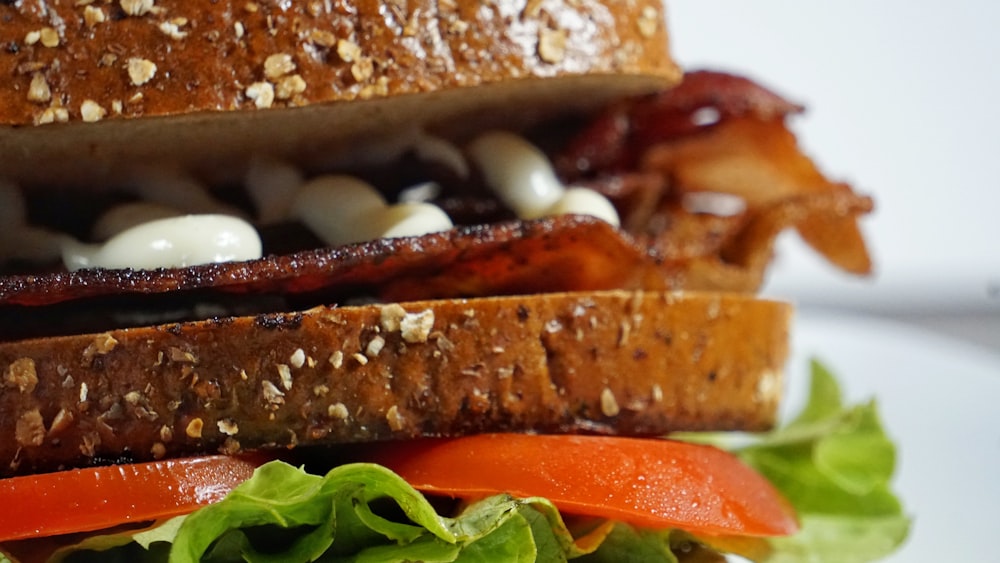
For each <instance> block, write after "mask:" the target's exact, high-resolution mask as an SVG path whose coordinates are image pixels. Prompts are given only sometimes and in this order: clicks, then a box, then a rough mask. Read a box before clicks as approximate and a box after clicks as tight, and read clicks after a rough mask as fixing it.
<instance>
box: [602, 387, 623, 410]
mask: <svg viewBox="0 0 1000 563" xmlns="http://www.w3.org/2000/svg"><path fill="white" fill-rule="evenodd" d="M601 412H602V413H604V416H617V415H618V413H619V412H621V409H620V408H618V401H617V400H616V399H615V394H614V393H613V392H611V389H610V388H609V387H605V388H604V390H603V391H601Z"/></svg>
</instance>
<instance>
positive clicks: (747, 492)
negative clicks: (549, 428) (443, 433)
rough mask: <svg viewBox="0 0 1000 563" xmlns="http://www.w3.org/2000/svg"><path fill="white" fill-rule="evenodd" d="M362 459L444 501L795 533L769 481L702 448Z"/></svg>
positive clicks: (624, 443) (573, 448)
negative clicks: (489, 499)
mask: <svg viewBox="0 0 1000 563" xmlns="http://www.w3.org/2000/svg"><path fill="white" fill-rule="evenodd" d="M367 455H368V454H366V456H367ZM370 456H371V457H370V459H371V460H372V461H374V462H376V463H380V464H382V465H385V466H386V467H388V468H390V469H392V470H393V471H395V472H396V473H398V474H399V475H400V476H402V477H403V478H404V479H406V481H408V482H409V483H410V484H411V485H413V486H414V487H415V488H417V489H419V490H421V491H424V492H428V493H437V494H442V495H446V496H451V497H458V498H480V497H483V496H487V495H492V494H498V493H510V494H512V495H514V496H517V497H531V496H540V497H545V498H547V499H549V500H550V501H552V502H553V503H554V504H555V505H556V506H557V507H559V509H560V510H561V511H564V512H566V513H569V514H580V515H589V516H599V517H603V518H609V519H613V520H619V521H623V522H628V523H631V524H634V525H636V526H641V527H647V528H679V529H683V530H686V531H688V532H691V533H694V534H711V535H740V536H784V535H789V534H792V533H794V532H795V531H796V530H797V529H798V523H797V521H796V518H795V515H794V513H793V511H792V510H791V508H790V506H789V505H788V503H787V502H786V501H785V500H784V499H783V498H782V497H781V496H780V495H779V494H778V492H777V491H776V490H775V489H774V487H773V486H772V485H771V484H770V482H768V481H767V480H766V479H765V478H764V477H763V476H761V475H760V474H758V473H756V472H755V471H753V470H752V469H750V468H749V467H747V466H746V465H744V464H743V463H742V462H741V461H740V460H739V459H737V458H736V457H735V456H733V455H732V454H729V453H727V452H724V451H722V450H719V449H717V448H713V447H710V446H702V445H694V444H688V443H684V442H678V441H674V440H664V439H639V438H614V437H603V436H539V435H523V434H485V435H480V436H470V437H466V438H455V439H442V440H425V441H419V442H402V443H386V444H383V445H379V446H375V447H374V448H373V449H372V450H371V451H370Z"/></svg>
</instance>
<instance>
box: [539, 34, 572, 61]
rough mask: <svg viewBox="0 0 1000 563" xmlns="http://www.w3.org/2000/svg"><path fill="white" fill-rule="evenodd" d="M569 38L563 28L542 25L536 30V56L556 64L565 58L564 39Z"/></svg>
mask: <svg viewBox="0 0 1000 563" xmlns="http://www.w3.org/2000/svg"><path fill="white" fill-rule="evenodd" d="M568 38H569V36H568V34H567V33H566V30H565V29H550V28H547V27H543V28H541V29H539V30H538V56H539V57H541V58H542V60H543V61H545V62H547V63H549V64H558V63H560V62H562V60H563V59H564V58H566V40H567V39H568Z"/></svg>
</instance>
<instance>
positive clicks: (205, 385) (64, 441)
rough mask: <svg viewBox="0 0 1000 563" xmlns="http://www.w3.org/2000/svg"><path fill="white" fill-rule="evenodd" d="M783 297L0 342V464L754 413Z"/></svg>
mask: <svg viewBox="0 0 1000 563" xmlns="http://www.w3.org/2000/svg"><path fill="white" fill-rule="evenodd" d="M790 315H791V307H790V306H789V305H787V304H784V303H779V302H774V301H766V300H761V299H756V298H754V297H752V296H747V295H735V294H709V293H691V292H686V293H672V292H631V291H610V292H592V293H555V294H544V295H533V296H513V297H493V298H477V299H444V300H433V301H421V302H410V303H402V304H375V305H365V306H354V307H341V308H327V307H319V308H315V309H311V310H308V311H305V312H301V313H287V314H281V315H271V316H259V317H240V318H232V319H224V320H208V321H199V322H192V323H186V324H179V325H167V326H158V327H147V328H139V329H123V330H116V331H111V332H108V333H102V334H91V335H82V336H67V337H59V338H46V339H38V340H29V341H22V342H11V343H3V344H0V373H2V381H0V475H5V474H14V473H31V472H38V471H44V470H54V469H57V468H60V467H73V466H80V465H86V464H90V463H97V462H100V461H107V460H109V459H112V460H114V459H123V457H124V459H134V460H148V459H156V458H162V457H173V456H179V455H185V454H191V453H204V452H216V451H222V452H226V453H236V452H239V451H242V450H245V449H254V448H261V447H284V446H292V445H299V446H307V445H331V444H338V443H349V442H366V441H375V440H395V439H408V438H415V437H421V436H449V435H462V434H469V433H480V432H492V431H522V432H523V431H535V432H558V433H565V432H591V433H605V434H629V435H662V434H665V433H667V432H671V431H680V430H760V429H765V428H768V427H769V426H770V425H772V424H773V422H774V420H775V416H776V410H777V405H778V401H779V398H780V395H781V391H782V380H781V374H782V370H783V367H784V363H785V359H786V355H787V345H788V344H787V339H788V330H789V322H790Z"/></svg>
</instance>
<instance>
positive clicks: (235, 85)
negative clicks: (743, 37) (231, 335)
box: [0, 0, 680, 185]
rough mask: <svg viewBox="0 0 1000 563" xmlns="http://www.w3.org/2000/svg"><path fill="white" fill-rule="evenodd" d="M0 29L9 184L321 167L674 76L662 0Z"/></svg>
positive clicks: (202, 16)
mask: <svg viewBox="0 0 1000 563" xmlns="http://www.w3.org/2000/svg"><path fill="white" fill-rule="evenodd" d="M98 14H101V15H98ZM0 21H3V26H2V29H0V39H2V44H3V45H6V46H7V48H5V49H0V77H4V80H3V83H4V84H5V87H2V88H0V150H2V152H3V153H4V154H5V155H8V156H9V157H10V156H12V155H17V157H18V158H5V162H4V165H3V166H2V167H0V175H4V176H6V177H7V179H13V180H16V181H20V182H23V183H25V184H35V183H44V182H46V181H49V182H52V181H56V182H67V183H71V184H75V183H79V184H81V185H85V184H87V183H89V182H98V183H100V182H114V181H127V180H128V175H127V174H125V172H129V173H134V171H123V170H121V168H122V167H124V166H142V165H145V166H152V165H155V166H166V167H169V166H173V165H179V166H181V167H183V168H184V169H185V170H186V171H192V169H194V170H193V171H194V172H204V171H205V169H208V168H210V167H209V165H208V164H209V163H207V162H206V158H205V157H206V156H211V159H212V160H211V161H209V162H210V163H211V164H212V165H214V167H215V168H216V169H218V168H229V167H235V168H240V167H241V166H242V164H243V163H242V162H238V161H237V160H238V159H237V155H242V156H243V158H246V157H247V155H248V154H260V153H264V154H271V153H277V156H280V157H282V158H292V159H296V160H299V161H301V162H304V163H310V162H313V161H314V159H310V158H307V157H308V156H309V155H310V153H316V152H319V153H320V154H324V153H327V152H328V151H329V150H331V149H332V148H334V149H335V148H340V147H339V146H338V145H339V144H343V145H346V146H356V143H357V141H358V137H359V135H364V134H370V133H368V132H369V131H371V130H372V129H375V130H381V131H382V132H383V135H386V134H388V132H390V131H393V132H394V133H399V130H400V129H401V128H405V127H407V126H409V125H413V124H414V123H416V124H417V125H421V126H429V127H436V126H444V127H447V126H448V125H449V124H451V125H454V124H461V123H462V122H463V121H464V120H465V119H464V118H467V117H468V116H469V115H476V116H478V117H479V118H483V117H484V116H487V117H488V116H491V115H493V114H503V115H496V116H494V117H496V119H495V122H496V123H499V124H510V123H511V121H510V120H511V119H514V120H515V122H516V121H517V120H522V121H523V120H529V121H530V119H532V116H533V115H534V114H535V111H534V110H535V107H534V106H537V109H538V112H539V115H545V114H546V113H550V112H552V111H556V110H566V109H570V108H574V107H577V108H578V107H580V106H586V105H593V104H599V103H602V101H606V100H607V99H609V98H616V97H620V96H621V95H624V94H629V93H632V94H636V93H642V92H648V91H651V90H655V89H660V88H664V87H668V86H670V85H672V84H675V83H676V82H677V81H679V79H680V71H679V70H678V68H677V66H676V65H674V63H673V62H672V61H671V59H670V56H669V54H668V45H667V32H666V30H665V20H664V14H663V6H662V4H661V3H660V1H659V0H627V1H622V2H612V3H608V2H598V1H596V0H574V1H568V0H542V1H537V0H529V1H527V2H525V1H524V0H522V1H520V2H517V1H511V0H493V1H491V2H480V1H478V0H476V1H473V0H448V1H445V0H417V1H412V0H411V1H409V2H398V1H392V0H339V1H337V2H319V1H317V2H283V3H274V2H245V1H244V0H220V1H218V2H210V3H199V4H197V5H195V4H191V3H189V2H183V1H181V0H155V2H154V0H118V1H115V2H113V3H108V2H75V1H73V0H26V1H25V2H16V3H0ZM552 78H560V79H561V80H557V81H555V82H553V83H551V84H550V83H549V80H550V79H552ZM483 85H491V88H488V89H487V90H488V93H482V92H478V91H477V93H476V94H475V95H472V96H470V95H468V94H458V95H455V92H456V91H461V90H465V89H468V88H470V87H476V86H483ZM581 89H582V90H581ZM581 91H586V92H587V94H586V95H580V92H581ZM409 94H419V96H417V99H415V100H409V99H407V100H406V101H403V102H399V103H388V104H386V103H383V102H385V101H386V100H394V99H398V98H401V97H402V98H409V96H406V95H409ZM424 98H426V99H424ZM354 100H368V101H369V103H366V104H363V105H360V106H353V107H351V108H350V110H349V111H343V108H342V107H340V106H343V105H344V104H337V103H334V102H345V101H354ZM289 108H296V109H298V110H300V111H291V109H289ZM305 108H308V109H310V110H311V111H302V110H304V109H305ZM336 108H340V109H336ZM526 108H531V109H529V110H526ZM136 117H144V118H150V117H161V118H167V117H170V118H172V119H170V120H168V121H153V122H152V123H148V121H147V120H136V119H130V118H136ZM63 120H65V121H68V122H69V123H66V124H62V123H60V121H63ZM94 120H97V121H100V123H85V124H84V123H82V122H83V121H94ZM487 121H488V120H487ZM137 122H138V123H142V124H143V125H132V124H134V123H137ZM45 123H51V125H46V126H45V127H34V125H36V124H45ZM147 123H148V124H147ZM81 125H84V126H81ZM4 126H13V127H15V128H12V127H4ZM53 143H56V145H57V148H56V149H50V148H47V147H50V146H51V145H52V144H53ZM229 144H233V145H234V146H232V147H229V146H228V145H229ZM108 145H111V148H109V147H108ZM84 148H85V150H84ZM206 153H211V154H210V155H206ZM313 156H315V155H313ZM199 157H201V158H199ZM39 159H43V163H42V164H39ZM68 159H78V160H79V162H78V163H77V166H74V167H72V168H70V167H65V168H67V169H66V170H63V168H64V167H60V166H59V165H60V163H61V162H63V161H65V160H68ZM19 161H30V162H31V165H30V166H20V165H18V164H17V162H19ZM39 169H45V172H44V173H40V172H39ZM226 179H228V178H226Z"/></svg>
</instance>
